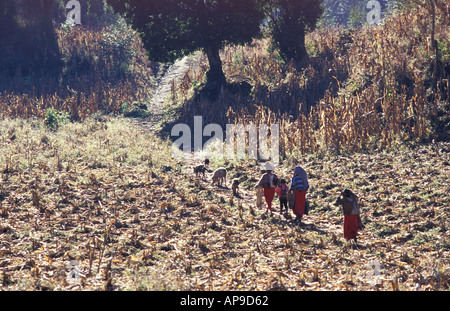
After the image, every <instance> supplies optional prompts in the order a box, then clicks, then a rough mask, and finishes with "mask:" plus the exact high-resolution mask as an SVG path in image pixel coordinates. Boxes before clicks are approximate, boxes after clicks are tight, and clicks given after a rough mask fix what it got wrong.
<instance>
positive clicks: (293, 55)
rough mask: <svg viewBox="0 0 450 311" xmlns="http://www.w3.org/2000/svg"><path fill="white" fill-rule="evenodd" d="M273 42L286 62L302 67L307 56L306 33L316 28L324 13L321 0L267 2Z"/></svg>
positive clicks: (271, 0)
mask: <svg viewBox="0 0 450 311" xmlns="http://www.w3.org/2000/svg"><path fill="white" fill-rule="evenodd" d="M265 11H266V14H267V15H269V17H270V20H269V26H270V30H271V34H272V37H273V42H274V45H275V46H276V47H278V49H279V51H280V53H281V55H282V57H283V58H284V59H285V60H286V61H291V60H293V61H294V63H295V64H297V65H300V64H301V62H302V61H303V60H304V58H305V56H307V52H306V48H305V34H306V31H308V30H312V29H314V28H315V26H316V23H317V21H318V20H319V18H320V17H321V15H322V13H323V6H322V1H321V0H265Z"/></svg>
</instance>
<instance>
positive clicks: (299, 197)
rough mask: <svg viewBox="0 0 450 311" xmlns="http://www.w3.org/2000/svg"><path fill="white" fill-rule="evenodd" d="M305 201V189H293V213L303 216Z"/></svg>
mask: <svg viewBox="0 0 450 311" xmlns="http://www.w3.org/2000/svg"><path fill="white" fill-rule="evenodd" d="M305 203H306V191H304V190H302V191H300V190H295V205H294V211H293V212H294V214H295V215H296V216H298V217H303V214H304V213H305Z"/></svg>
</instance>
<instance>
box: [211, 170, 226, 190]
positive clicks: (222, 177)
mask: <svg viewBox="0 0 450 311" xmlns="http://www.w3.org/2000/svg"><path fill="white" fill-rule="evenodd" d="M223 181H225V186H226V185H227V170H226V169H225V168H223V167H220V168H218V169H217V170H216V171H215V172H214V175H213V177H212V182H213V184H216V183H218V184H219V185H220V186H222V182H223Z"/></svg>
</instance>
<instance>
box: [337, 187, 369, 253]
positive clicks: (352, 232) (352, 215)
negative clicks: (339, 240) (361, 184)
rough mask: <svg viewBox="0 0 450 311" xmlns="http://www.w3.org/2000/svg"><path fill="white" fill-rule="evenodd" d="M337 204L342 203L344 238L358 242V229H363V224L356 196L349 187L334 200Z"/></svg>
mask: <svg viewBox="0 0 450 311" xmlns="http://www.w3.org/2000/svg"><path fill="white" fill-rule="evenodd" d="M336 203H337V204H338V205H342V212H343V214H344V238H345V239H346V240H347V241H348V240H352V239H353V241H355V244H357V243H358V240H357V238H356V237H357V235H358V230H359V229H363V228H364V225H363V224H362V221H361V216H360V209H359V205H358V197H357V196H356V195H355V194H354V193H353V192H352V191H351V190H349V189H345V190H344V191H342V196H341V197H339V198H338V199H337V201H336Z"/></svg>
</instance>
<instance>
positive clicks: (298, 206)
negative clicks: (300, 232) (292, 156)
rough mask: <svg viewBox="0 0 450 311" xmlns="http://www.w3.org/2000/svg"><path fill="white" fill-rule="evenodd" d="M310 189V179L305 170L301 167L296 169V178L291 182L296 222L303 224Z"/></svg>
mask: <svg viewBox="0 0 450 311" xmlns="http://www.w3.org/2000/svg"><path fill="white" fill-rule="evenodd" d="M308 189H309V183H308V178H307V176H306V172H305V170H304V169H303V168H302V167H301V166H297V167H296V168H295V169H294V176H293V177H292V181H291V188H290V191H291V193H292V192H293V193H294V194H295V204H294V210H293V212H294V214H295V216H296V218H295V222H296V223H297V222H298V223H299V224H300V223H301V221H302V217H303V215H304V214H305V204H306V191H308Z"/></svg>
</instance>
